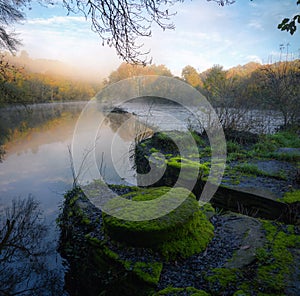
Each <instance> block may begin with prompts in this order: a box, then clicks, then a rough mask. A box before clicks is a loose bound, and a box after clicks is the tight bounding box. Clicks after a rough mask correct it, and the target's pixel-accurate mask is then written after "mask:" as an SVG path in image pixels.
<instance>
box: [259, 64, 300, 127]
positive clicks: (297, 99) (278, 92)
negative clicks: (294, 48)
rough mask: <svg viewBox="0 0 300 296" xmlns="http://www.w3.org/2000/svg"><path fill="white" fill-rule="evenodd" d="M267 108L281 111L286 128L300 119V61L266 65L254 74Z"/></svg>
mask: <svg viewBox="0 0 300 296" xmlns="http://www.w3.org/2000/svg"><path fill="white" fill-rule="evenodd" d="M254 76H255V77H254V78H255V81H256V83H257V87H258V92H257V95H259V96H260V97H261V100H262V102H263V104H264V105H265V107H267V108H269V109H270V108H271V109H273V110H279V111H280V112H281V114H282V117H283V122H284V127H287V126H288V125H289V124H294V123H296V122H297V121H298V120H299V118H300V95H299V94H300V60H295V61H292V62H288V61H284V62H278V63H275V64H271V65H265V66H263V67H261V69H260V70H259V71H258V72H256V73H254Z"/></svg>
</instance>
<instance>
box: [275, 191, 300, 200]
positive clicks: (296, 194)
mask: <svg viewBox="0 0 300 296" xmlns="http://www.w3.org/2000/svg"><path fill="white" fill-rule="evenodd" d="M279 201H283V202H286V203H293V202H297V201H299V202H300V190H294V191H290V192H286V193H285V194H284V196H283V199H279Z"/></svg>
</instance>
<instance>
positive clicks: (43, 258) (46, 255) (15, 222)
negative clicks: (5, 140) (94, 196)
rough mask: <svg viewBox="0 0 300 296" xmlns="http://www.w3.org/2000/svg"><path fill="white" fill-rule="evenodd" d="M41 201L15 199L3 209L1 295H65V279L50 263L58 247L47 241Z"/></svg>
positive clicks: (0, 222)
mask: <svg viewBox="0 0 300 296" xmlns="http://www.w3.org/2000/svg"><path fill="white" fill-rule="evenodd" d="M47 234H48V228H47V226H46V225H45V223H44V221H43V219H42V214H41V211H40V208H39V204H38V202H37V201H36V200H35V199H34V198H33V197H32V196H29V197H28V198H27V199H14V200H12V202H11V205H10V206H9V207H7V208H6V209H3V208H2V209H1V211H0V283H1V286H0V294H1V295H63V278H62V273H61V271H59V270H57V269H56V266H52V267H51V265H50V264H48V263H49V262H47V261H49V260H51V259H53V256H55V248H54V246H53V245H51V244H50V243H49V242H47V239H46V238H47Z"/></svg>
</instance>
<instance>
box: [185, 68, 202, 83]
mask: <svg viewBox="0 0 300 296" xmlns="http://www.w3.org/2000/svg"><path fill="white" fill-rule="evenodd" d="M181 76H182V78H183V79H184V81H185V82H187V83H188V84H190V85H191V86H193V87H195V88H199V87H200V86H202V81H201V78H200V76H199V74H198V72H197V71H196V69H195V68H194V67H192V66H190V65H188V66H185V67H184V68H183V69H182V72H181Z"/></svg>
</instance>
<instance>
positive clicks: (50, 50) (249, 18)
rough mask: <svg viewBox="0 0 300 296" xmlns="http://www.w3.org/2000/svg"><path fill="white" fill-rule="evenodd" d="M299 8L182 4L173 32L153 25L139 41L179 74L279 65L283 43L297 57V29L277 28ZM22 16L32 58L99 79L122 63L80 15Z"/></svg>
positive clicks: (40, 11) (50, 10) (282, 2)
mask: <svg viewBox="0 0 300 296" xmlns="http://www.w3.org/2000/svg"><path fill="white" fill-rule="evenodd" d="M33 2H35V1H33ZM299 10H300V6H298V7H297V5H296V0H253V1H250V0H236V2H235V3H234V4H232V5H227V6H223V7H222V6H219V5H218V4H217V3H215V2H213V1H207V0H193V1H191V0H186V1H184V2H183V3H178V4H176V5H174V6H173V7H172V9H170V11H172V12H177V13H176V15H175V16H174V17H173V18H172V22H173V23H174V25H175V30H166V31H163V30H162V29H161V28H159V27H158V26H157V25H156V26H153V28H152V37H150V38H145V39H143V40H141V42H142V43H144V47H143V49H144V50H145V51H147V50H148V49H150V50H151V52H150V54H149V56H150V57H152V59H153V61H152V63H153V64H156V65H160V64H164V65H166V66H167V68H169V69H170V70H171V72H172V73H173V74H174V75H177V76H181V71H182V69H183V68H184V67H185V66H187V65H191V66H193V67H194V68H195V69H196V70H197V71H198V72H202V71H205V70H206V69H208V68H211V67H212V66H213V65H216V64H219V65H222V66H223V67H224V69H229V68H231V67H233V66H237V65H244V64H246V63H248V62H251V61H253V62H259V63H267V62H270V61H271V62H274V61H278V60H279V58H280V49H279V45H280V44H284V45H285V50H284V53H286V48H288V52H289V53H292V54H293V56H294V58H298V57H300V38H299V37H300V27H299V28H298V30H297V31H296V33H295V34H294V35H293V36H291V35H290V34H289V33H287V32H281V31H280V30H278V29H277V25H278V24H279V23H280V22H281V20H282V19H283V18H285V17H292V16H293V15H295V14H296V13H299ZM24 12H25V14H26V21H24V22H23V23H22V24H18V25H16V26H15V32H17V33H19V37H20V39H21V40H22V44H23V45H22V47H21V48H20V51H21V50H26V51H27V52H28V54H29V56H30V57H31V58H43V59H54V60H59V61H62V62H65V63H67V64H70V65H72V66H76V67H77V68H79V69H80V70H81V71H82V72H83V73H84V71H86V72H87V73H89V74H90V73H94V74H95V75H97V76H99V77H102V78H105V77H107V76H108V75H109V74H110V73H111V71H113V70H115V69H117V68H118V66H119V65H120V64H121V63H122V60H121V59H120V58H119V57H118V56H117V54H116V51H115V49H114V48H110V47H108V46H104V47H103V46H102V41H101V39H100V38H99V36H98V35H97V34H96V33H94V32H92V30H91V23H90V21H89V19H85V17H84V16H82V15H80V14H70V15H68V13H67V11H66V9H65V8H63V7H62V6H61V5H55V6H49V7H45V6H40V5H38V4H37V3H33V4H32V9H31V10H25V11H24ZM286 44H289V45H288V47H287V46H286Z"/></svg>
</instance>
